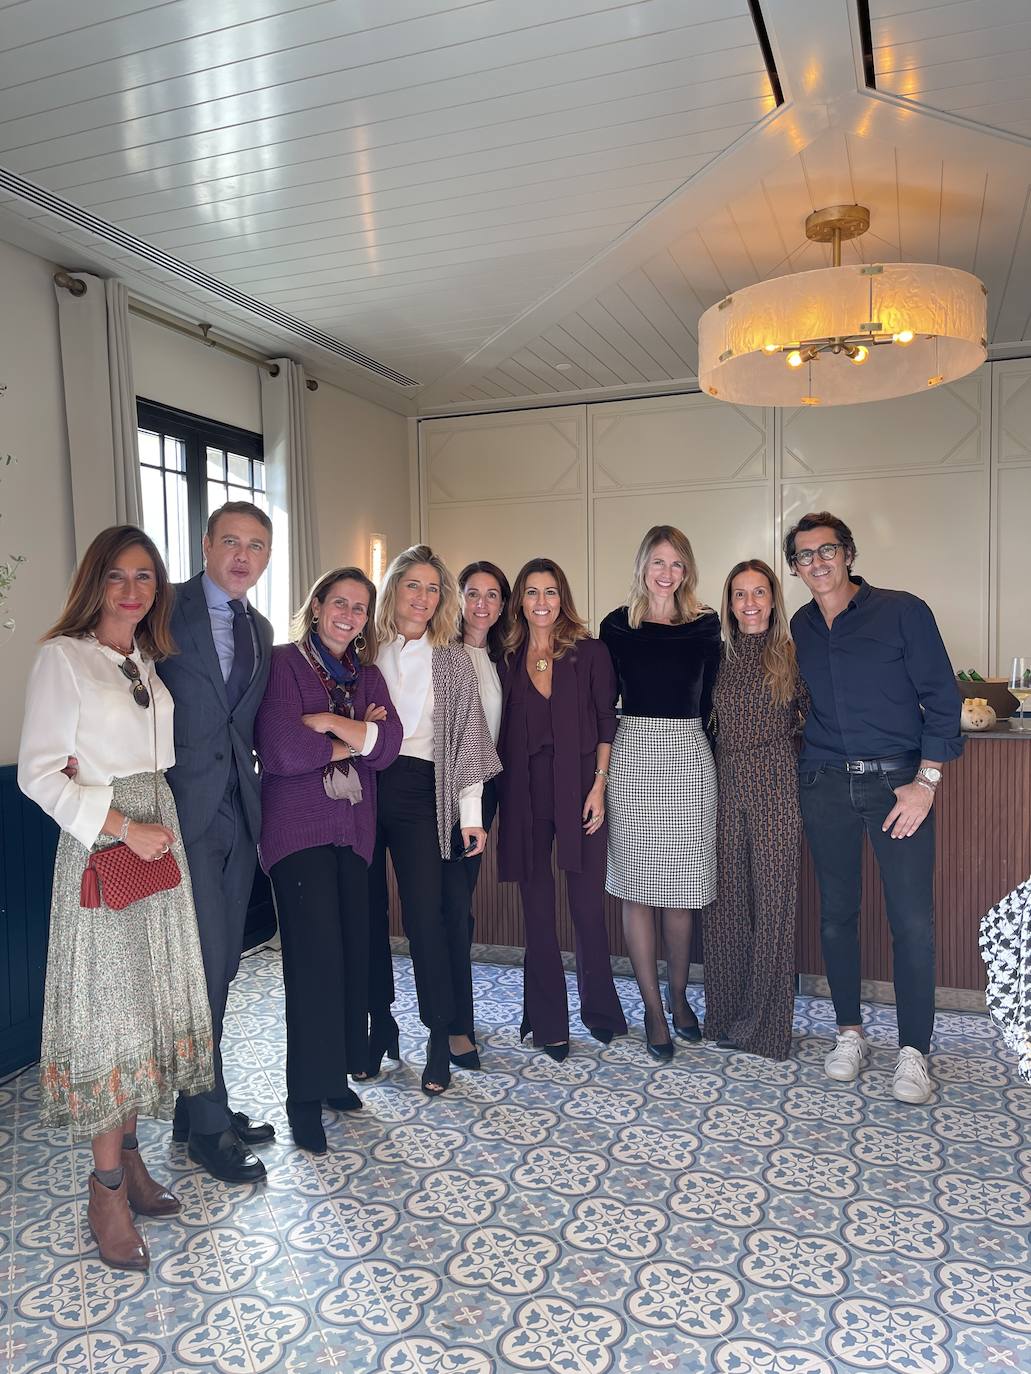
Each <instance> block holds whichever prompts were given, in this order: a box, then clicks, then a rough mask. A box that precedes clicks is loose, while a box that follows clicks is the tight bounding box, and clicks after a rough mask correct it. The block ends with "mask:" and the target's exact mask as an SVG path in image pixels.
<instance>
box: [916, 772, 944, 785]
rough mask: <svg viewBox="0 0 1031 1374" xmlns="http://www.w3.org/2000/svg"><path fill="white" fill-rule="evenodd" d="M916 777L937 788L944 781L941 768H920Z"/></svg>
mask: <svg viewBox="0 0 1031 1374" xmlns="http://www.w3.org/2000/svg"><path fill="white" fill-rule="evenodd" d="M916 775H917V777H918V778H920V779H921V780H922V781H923V782H926V783H930V785H931V786H932V787H937V786H938V784H939V783H940V782H941V780H942V770H941V769H940V768H918V769H917V771H916Z"/></svg>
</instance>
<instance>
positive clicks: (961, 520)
mask: <svg viewBox="0 0 1031 1374" xmlns="http://www.w3.org/2000/svg"><path fill="white" fill-rule="evenodd" d="M782 500H783V508H782V514H783V523H784V528H785V529H787V528H788V527H789V525H791V524H793V523H794V522H795V521H796V520H797V519H798V518H799V517H800V516H801V515H804V514H805V512H806V511H813V510H830V511H833V512H834V514H836V515H839V516H840V517H841V518H842V519H843V520H844V521H845V522H846V523H847V524H848V525H849V526H850V527H851V530H852V533H853V536H854V537H855V541H856V547H857V548H858V550H859V556H858V558H857V561H856V571H857V572H858V573H860V574H862V576H863V577H865V578H866V579H867V580H868V581H869V582H872V583H873V584H874V586H878V587H897V588H900V589H901V590H904V591H908V592H913V593H914V594H915V595H917V596H920V597H923V599H924V600H925V601H926V602H927V603H928V605H929V606H930V607H931V609H932V610H933V611H934V614H935V618H936V619H937V621H938V628H939V629H940V630H941V633H942V638H943V639H944V640H945V647H946V648H947V649H948V651H949V655H950V657H951V658H952V661H953V664H954V665H955V666H956V668H957V669H959V668H968V667H976V668H978V669H979V670H980V671H982V672H983V671H984V670H985V667H986V665H987V654H988V637H989V636H988V580H989V579H988V537H987V535H988V483H987V481H986V479H985V476H984V474H982V473H980V472H948V473H909V474H903V475H894V474H892V475H884V474H878V475H877V476H876V477H857V478H845V479H839V480H836V481H819V480H815V481H809V482H787V481H786V482H785V483H784V487H783V493H782ZM786 593H787V600H788V609H789V611H794V610H795V609H796V608H797V607H798V606H800V605H801V604H802V603H803V601H805V600H806V599H807V595H808V594H807V593H806V590H805V588H804V586H803V585H802V583H801V582H800V581H799V580H798V579H797V578H791V577H788V578H787V586H786Z"/></svg>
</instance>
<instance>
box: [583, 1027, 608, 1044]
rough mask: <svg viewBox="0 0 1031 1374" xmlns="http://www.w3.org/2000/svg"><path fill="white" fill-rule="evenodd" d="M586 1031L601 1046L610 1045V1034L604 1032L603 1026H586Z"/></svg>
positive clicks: (606, 1031)
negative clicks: (598, 1041)
mask: <svg viewBox="0 0 1031 1374" xmlns="http://www.w3.org/2000/svg"><path fill="white" fill-rule="evenodd" d="M587 1029H588V1030H589V1031H590V1032H591V1034H592V1035H593V1036H594V1038H595V1040H600V1041H601V1043H602V1044H603V1045H611V1044H612V1032H611V1031H610V1030H606V1029H605V1027H604V1026H588V1027H587Z"/></svg>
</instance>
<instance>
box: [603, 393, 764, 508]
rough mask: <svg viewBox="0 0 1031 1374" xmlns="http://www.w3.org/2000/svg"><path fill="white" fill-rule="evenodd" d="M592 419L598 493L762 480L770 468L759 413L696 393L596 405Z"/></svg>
mask: <svg viewBox="0 0 1031 1374" xmlns="http://www.w3.org/2000/svg"><path fill="white" fill-rule="evenodd" d="M589 414H590V427H591V461H592V464H593V471H594V487H595V490H596V491H599V492H601V491H607V490H614V489H620V490H632V489H635V488H636V489H640V488H642V487H667V486H678V485H681V484H683V483H697V482H732V481H736V480H742V479H746V478H759V479H762V478H764V477H766V476H767V475H768V473H769V472H770V471H772V468H771V465H770V460H771V459H772V438H771V436H772V424H768V422H767V420H768V417H767V412H765V411H762V410H755V409H752V408H750V407H744V406H731V405H726V404H724V403H723V402H722V401H714V400H712V399H711V398H710V397H708V396H698V395H693V396H671V397H670V396H667V397H662V398H661V399H655V400H648V401H621V402H617V403H610V404H606V405H596V406H591V407H589ZM771 414H772V412H771ZM653 523H654V522H653Z"/></svg>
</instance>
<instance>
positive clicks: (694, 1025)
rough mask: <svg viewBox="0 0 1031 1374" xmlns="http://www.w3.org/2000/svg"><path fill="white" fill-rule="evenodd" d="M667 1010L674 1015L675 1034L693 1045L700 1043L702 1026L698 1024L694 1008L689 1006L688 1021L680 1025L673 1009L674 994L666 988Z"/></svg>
mask: <svg viewBox="0 0 1031 1374" xmlns="http://www.w3.org/2000/svg"><path fill="white" fill-rule="evenodd" d="M666 1010H667V1011H668V1012H669V1014H670V1016H672V1017H673V1034H674V1035H676V1036H678V1037H679V1039H681V1040H687V1041H688V1042H689V1043H690V1044H692V1045H697V1044H700V1042H701V1039H702V1028H701V1026H699V1024H698V1017H697V1016H696V1015H695V1014H694V1008H693V1007H691V1006H690V1005H689V1006H688V1008H687V1015H688V1021H687V1024H686V1025H683V1026H678V1025H677V1018H676V1013H675V1012H674V1010H673V994H672V993H671V992H670V990H669V988H668V987H667V988H666Z"/></svg>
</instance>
